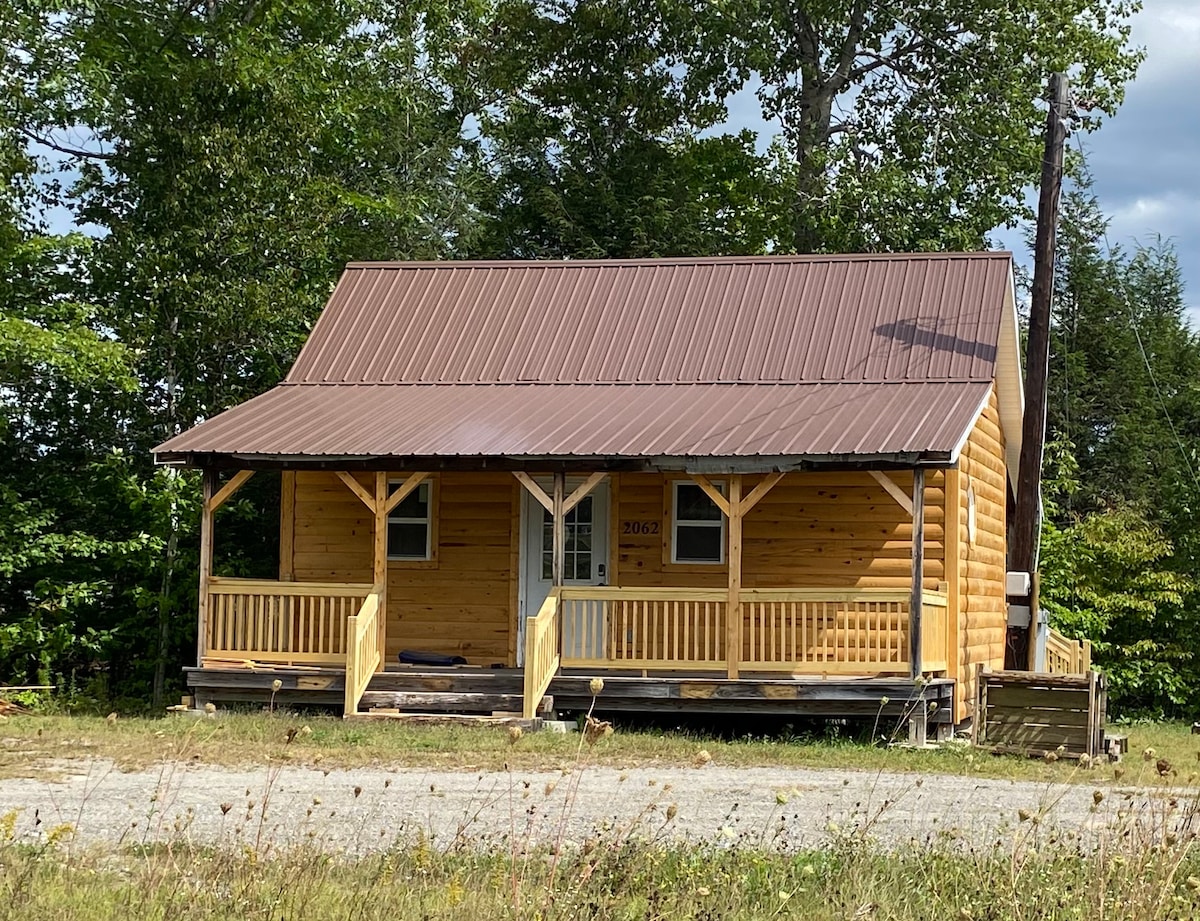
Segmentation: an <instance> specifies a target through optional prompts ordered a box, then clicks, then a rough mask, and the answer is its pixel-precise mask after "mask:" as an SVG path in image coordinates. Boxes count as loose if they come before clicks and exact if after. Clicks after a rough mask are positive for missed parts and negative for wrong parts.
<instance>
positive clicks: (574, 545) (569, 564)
mask: <svg viewBox="0 0 1200 921" xmlns="http://www.w3.org/2000/svg"><path fill="white" fill-rule="evenodd" d="M542 511H543V515H542V578H543V579H545V580H546V581H550V579H552V578H553V572H554V516H553V515H551V514H550V512H549V511H546V510H545V509H543V510H542ZM592 513H593V510H592V497H591V496H586V497H585V498H584V499H583V500H582V501H580V503H579V504H578V505H577V506H575V507H574V508H573V509H571V511H569V512H567V514H566V516H565V517H564V518H563V538H564V540H563V579H564V580H566V581H570V580H572V579H580V580H585V581H586V580H589V579H591V578H592Z"/></svg>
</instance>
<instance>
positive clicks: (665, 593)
mask: <svg viewBox="0 0 1200 921" xmlns="http://www.w3.org/2000/svg"><path fill="white" fill-rule="evenodd" d="M728 597H729V596H728V594H727V593H726V592H725V591H724V590H723V589H685V588H617V587H615V586H597V587H590V586H589V587H580V588H564V589H563V590H562V622H563V626H562V636H563V644H562V651H563V658H562V664H563V666H564V667H568V668H569V667H573V666H592V665H595V666H603V667H608V668H614V667H616V668H646V669H649V668H655V669H669V668H689V669H692V668H694V669H720V670H724V669H725V668H726V665H727V662H726V656H725V649H726V642H727V640H726V635H725V632H726V619H725V618H726V611H725V609H726V607H727V600H728Z"/></svg>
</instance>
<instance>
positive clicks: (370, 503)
mask: <svg viewBox="0 0 1200 921" xmlns="http://www.w3.org/2000/svg"><path fill="white" fill-rule="evenodd" d="M336 473H337V478H338V479H339V480H341V481H342V482H343V483H345V484H346V488H347V489H349V490H350V491H351V492H352V493H354V495H356V496H358V498H359V499H360V500H361V501H362V504H363V505H365V506H366V507H367V508H369V509H370V510H371V511H372V512H374V511H375V499H374V497H373V496H372V495H371V494H370V493H369V492H367V490H366V489H364V488H363V485H362V483H360V482H358V480H356V479H354V476H353V475H352V474H349V473H347V472H346V471H345V470H338V471H336ZM384 481H385V482H386V477H385V479H384Z"/></svg>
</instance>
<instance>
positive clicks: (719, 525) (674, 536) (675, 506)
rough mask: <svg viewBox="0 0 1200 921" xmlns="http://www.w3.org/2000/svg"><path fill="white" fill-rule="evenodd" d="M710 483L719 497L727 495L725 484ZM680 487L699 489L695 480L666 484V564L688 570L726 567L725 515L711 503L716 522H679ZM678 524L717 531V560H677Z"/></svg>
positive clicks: (691, 520) (718, 481) (674, 481)
mask: <svg viewBox="0 0 1200 921" xmlns="http://www.w3.org/2000/svg"><path fill="white" fill-rule="evenodd" d="M711 482H712V485H713V486H714V487H715V488H716V490H717V491H718V492H720V493H721V495H723V496H724V495H728V492H727V489H726V483H725V481H724V480H712V481H711ZM680 486H694V487H695V488H696V489H700V488H701V487H700V485H699V484H698V483H696V481H695V480H691V479H679V480H671V481H670V482H669V484H668V493H667V495H668V497H669V500H670V508H669V512H670V516H669V517H670V525H671V528H670V532H669V541H670V548H669V552H668V553H667V554H666V556H667V560H666V562H668V563H669V564H670V565H671V566H686V567H688V568H692V567H700V566H707V567H710V568H722V567H724V566H725V565H726V545H727V544H728V542H729V538H728V532H727V526H728V522H727V519H726V517H725V513H724V512H722V511H721V509H720V508H719V507H718V506H717V504H716V503H715V502H713V507H714V508H716V509H717V516H718V517H717V520H716V521H712V520H708V519H705V520H700V519H694V518H685V519H682V520H681V519H680V517H679V487H680ZM709 501H710V502H712V499H711V497H709ZM680 524H682V525H683V526H684V527H703V528H714V529H718V530H719V531H720V534H721V539H720V550H719V553H718V555H717V558H716V559H715V560H714V559H707V560H689V559H680V558H679V526H680Z"/></svg>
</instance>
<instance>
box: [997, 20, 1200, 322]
mask: <svg viewBox="0 0 1200 921" xmlns="http://www.w3.org/2000/svg"><path fill="white" fill-rule="evenodd" d="M1133 41H1134V43H1135V44H1137V45H1140V46H1142V47H1144V48H1145V49H1146V60H1145V61H1144V62H1143V63H1142V66H1141V69H1140V70H1139V72H1138V76H1137V79H1136V80H1135V81H1134V82H1133V83H1132V84H1130V86H1129V88H1128V90H1127V92H1126V95H1125V103H1124V104H1123V105H1122V106H1121V108H1120V109H1119V110H1118V112H1117V114H1116V115H1115V116H1114V117H1113V118H1112V119H1110V120H1108V121H1107V122H1106V123H1105V124H1103V125H1102V126H1101V127H1100V129H1099V130H1097V131H1095V132H1093V133H1091V134H1088V135H1084V136H1083V138H1082V141H1083V149H1084V152H1085V153H1086V154H1087V155H1088V162H1089V164H1090V166H1091V170H1092V174H1093V179H1094V180H1095V187H1094V191H1095V193H1096V195H1097V197H1098V198H1099V200H1100V207H1101V210H1102V211H1103V212H1104V213H1105V214H1106V215H1108V216H1109V217H1110V218H1111V221H1112V223H1111V225H1110V226H1109V232H1108V239H1109V242H1110V243H1111V244H1112V245H1114V246H1117V245H1120V246H1123V247H1126V248H1128V247H1130V246H1131V245H1132V244H1133V243H1134V242H1135V241H1137V240H1142V241H1146V242H1152V241H1153V240H1154V238H1155V236H1156V235H1159V236H1162V237H1163V238H1164V239H1169V240H1171V241H1172V242H1173V243H1174V244H1175V246H1176V249H1177V250H1178V252H1179V261H1180V265H1181V267H1182V269H1183V276H1184V282H1185V284H1186V290H1185V292H1184V295H1185V298H1186V302H1187V304H1188V306H1189V308H1190V315H1191V318H1192V324H1193V326H1195V327H1196V328H1198V329H1200V0H1144V5H1143V9H1142V11H1141V12H1140V13H1138V14H1137V15H1136V17H1135V18H1134V21H1133ZM1070 143H1071V144H1072V145H1074V144H1075V140H1074V139H1071V142H1070ZM998 238H999V242H1000V243H1002V244H1003V245H1004V246H1006V247H1007V248H1009V249H1012V250H1013V251H1014V252H1016V253H1017V254H1018V258H1021V259H1024V260H1026V261H1028V262H1030V263H1031V262H1032V260H1031V259H1029V258H1028V257H1027V255H1026V253H1025V246H1024V242H1023V240H1022V238H1021V234H1020V232H1019V231H1010V232H1006V233H1003V234H998Z"/></svg>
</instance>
